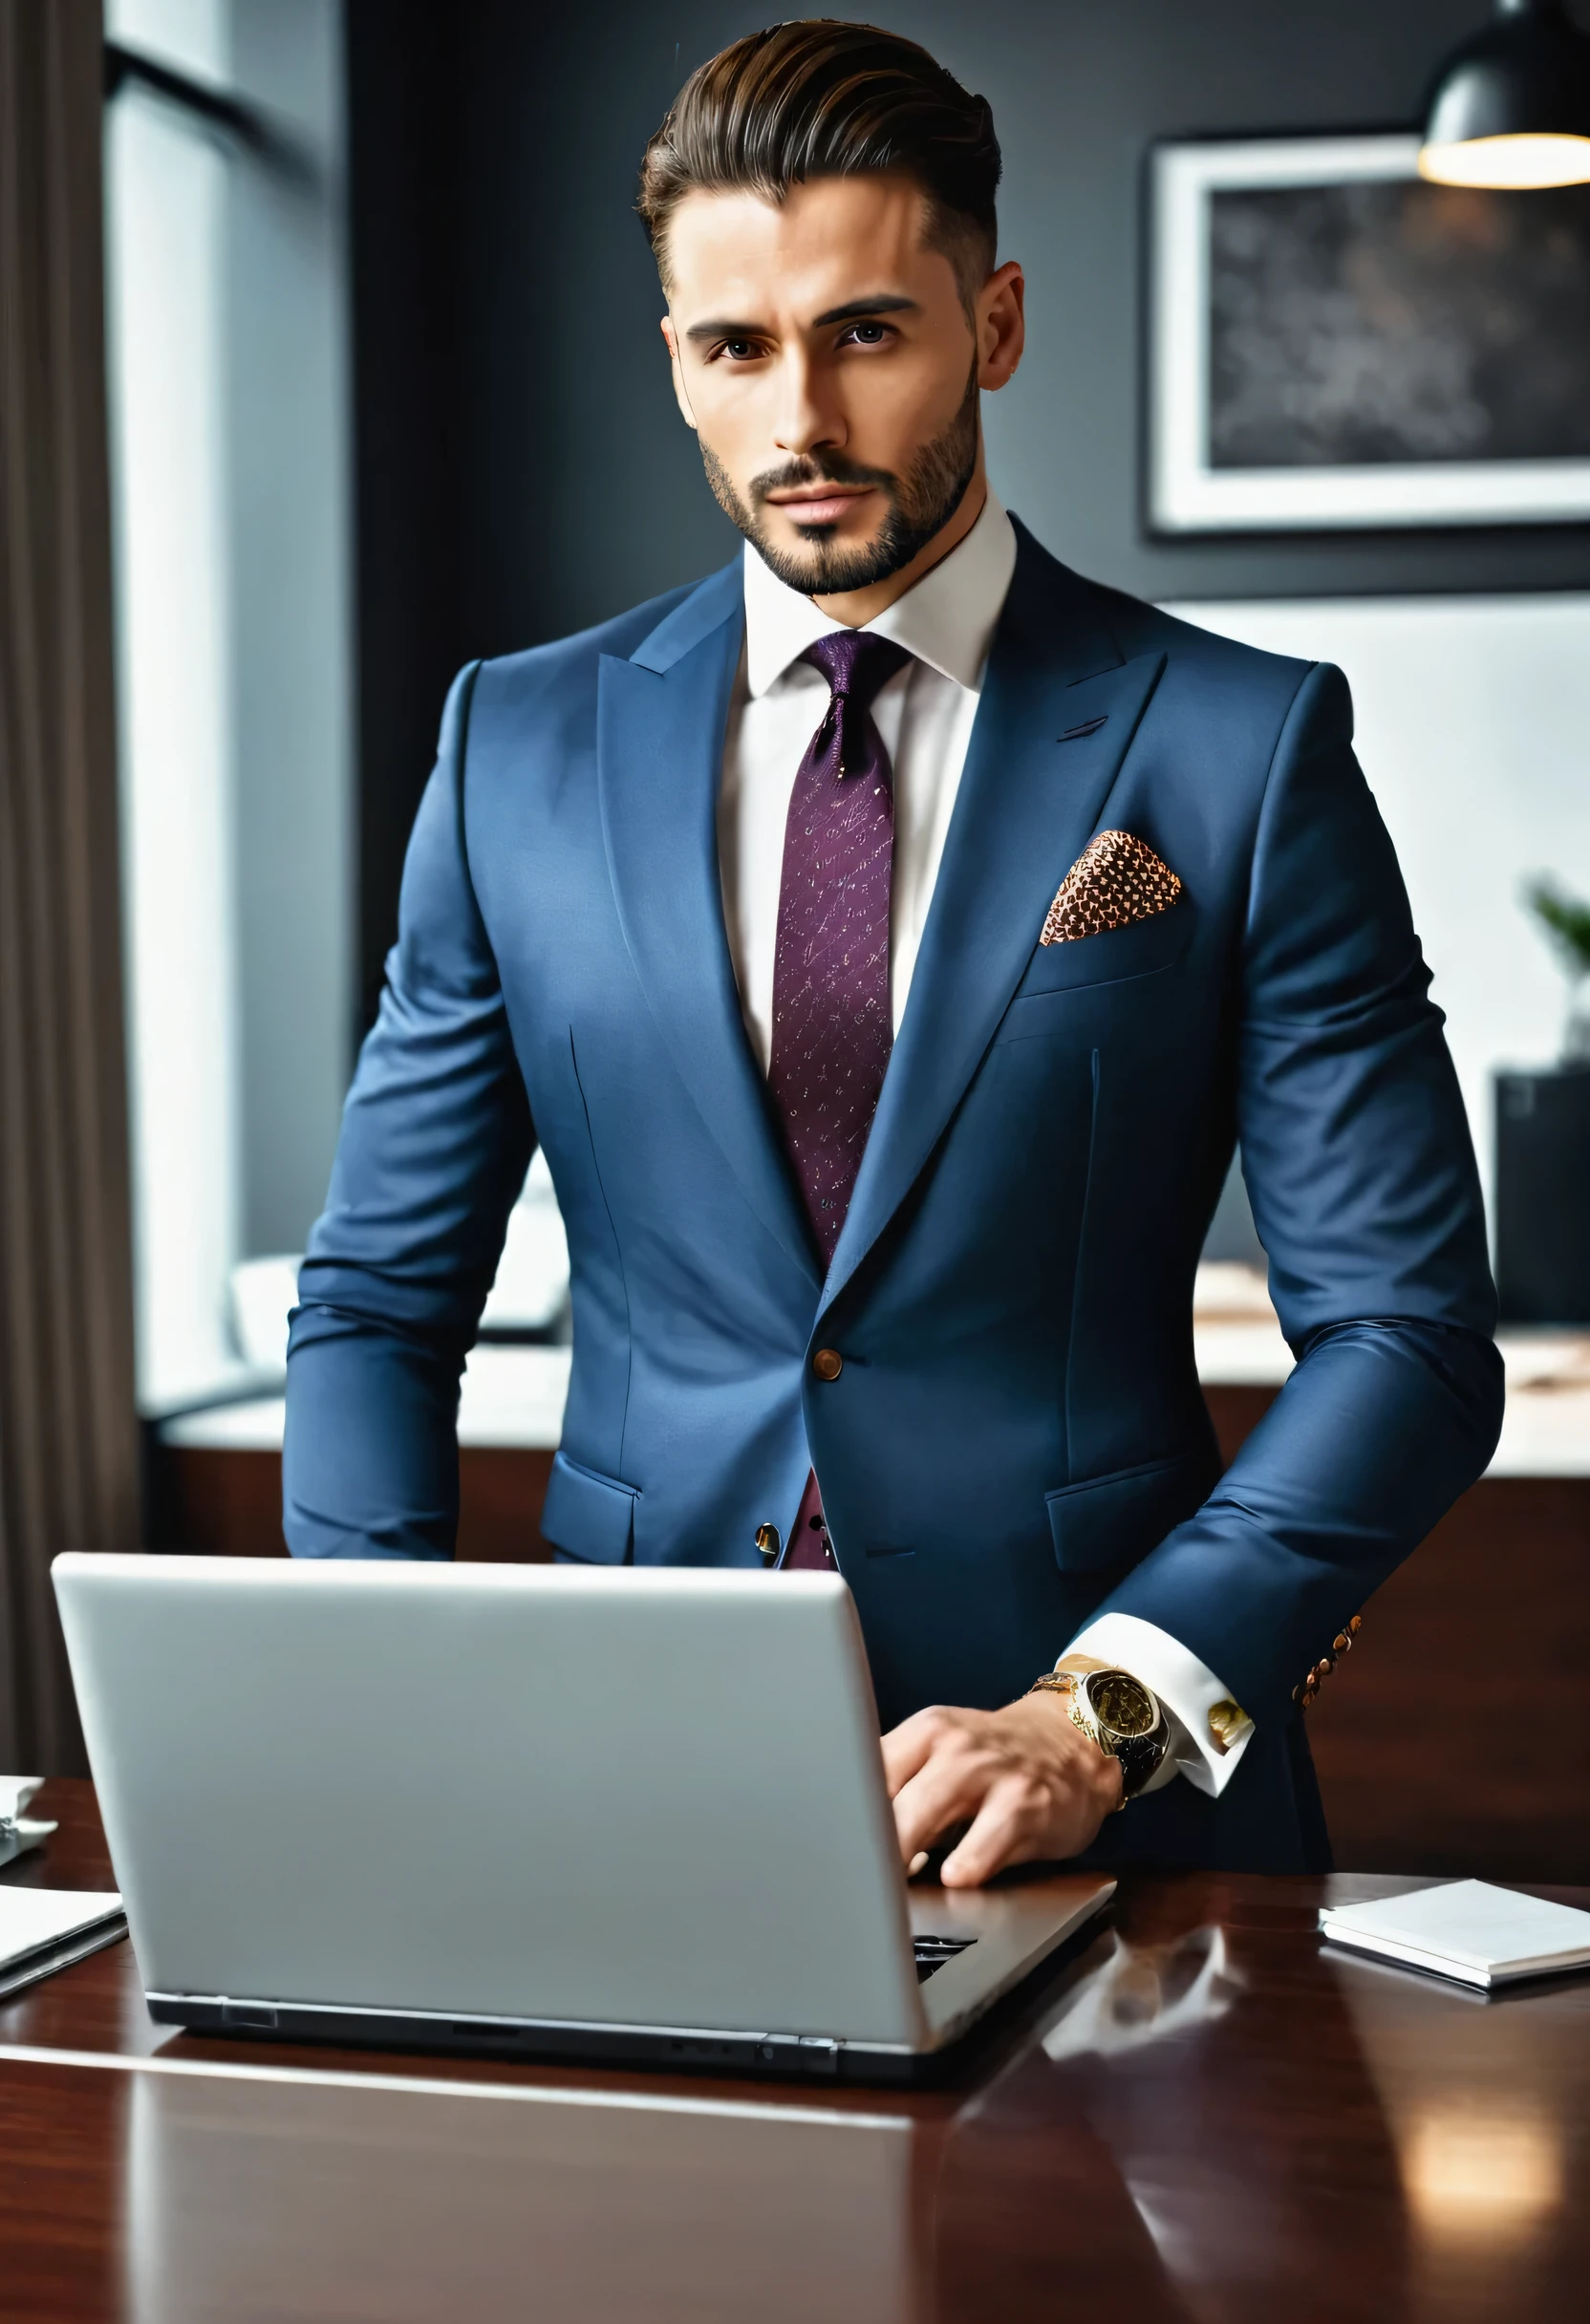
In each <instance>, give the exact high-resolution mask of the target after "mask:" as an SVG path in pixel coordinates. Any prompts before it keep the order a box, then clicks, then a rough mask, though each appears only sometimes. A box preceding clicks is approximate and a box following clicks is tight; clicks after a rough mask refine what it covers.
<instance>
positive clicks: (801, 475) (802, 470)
mask: <svg viewBox="0 0 1590 2324" xmlns="http://www.w3.org/2000/svg"><path fill="white" fill-rule="evenodd" d="M801 484H877V485H879V486H880V487H881V489H882V490H883V491H885V492H889V493H894V492H897V490H898V488H899V478H898V477H897V476H895V474H894V473H893V471H892V469H890V468H869V467H865V466H863V464H862V463H861V462H860V461H859V460H850V459H849V458H848V457H847V455H846V454H845V453H843V452H841V451H838V450H834V451H827V450H824V451H820V452H806V453H803V454H802V455H801V456H800V457H799V458H798V459H795V460H788V461H785V462H784V465H783V466H782V467H780V468H766V469H764V470H763V473H762V475H761V476H754V477H753V478H752V479H751V484H750V492H751V502H752V506H757V505H759V504H760V503H761V502H763V501H764V500H765V499H766V497H767V495H768V493H769V492H791V491H793V490H795V488H796V487H797V486H798V485H801Z"/></svg>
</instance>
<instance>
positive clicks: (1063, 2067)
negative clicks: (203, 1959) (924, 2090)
mask: <svg viewBox="0 0 1590 2324" xmlns="http://www.w3.org/2000/svg"><path fill="white" fill-rule="evenodd" d="M41 1810H42V1812H44V1813H46V1814H51V1815H54V1816H57V1817H59V1818H60V1819H61V1830H60V1833H59V1834H58V1836H57V1838H56V1839H55V1840H54V1841H53V1842H52V1843H51V1847H50V1850H49V1853H48V1856H47V1857H45V1858H42V1859H39V1858H34V1859H32V1860H25V1861H23V1862H21V1863H19V1864H17V1865H14V1866H12V1867H11V1868H10V1870H9V1871H7V1872H6V1873H4V1874H0V1879H4V1880H7V1881H11V1882H15V1881H22V1882H25V1883H30V1884H32V1883H41V1884H46V1885H55V1886H96V1885H109V1884H110V1868H109V1863H108V1861H107V1859H106V1856H105V1851H104V1845H103V1840H102V1837H101V1834H100V1831H99V1826H98V1821H97V1816H96V1813H95V1808H94V1801H93V1795H92V1793H91V1791H90V1789H89V1787H88V1786H87V1785H86V1784H74V1783H52V1784H51V1785H50V1786H49V1787H48V1790H47V1791H46V1793H45V1794H44V1795H43V1797H42V1799H41ZM283 1877H284V1879H286V1880H290V1878H291V1867H290V1866H285V1867H284V1874H283ZM416 1878H417V1879H419V1878H423V1862H422V1861H417V1865H416ZM1403 1884H1406V1883H1398V1882H1396V1881H1393V1880H1388V1879H1386V1878H1379V1879H1369V1878H1364V1879H1353V1878H1351V1877H1345V1876H1343V1877H1338V1878H1337V1879H1336V1880H1334V1881H1332V1882H1328V1883H1326V1882H1318V1881H1308V1880H1278V1881H1262V1880H1254V1879H1235V1878H1225V1877H1217V1876H1201V1875H1200V1876H1196V1877H1180V1878H1165V1879H1149V1878H1143V1879H1138V1880H1134V1881H1132V1882H1130V1883H1127V1884H1126V1885H1125V1886H1124V1888H1123V1892H1122V1895H1121V1897H1120V1899H1119V1900H1118V1911H1117V1915H1116V1919H1115V1923H1114V1926H1112V1927H1109V1928H1107V1929H1105V1930H1103V1931H1101V1932H1100V1934H1099V1935H1098V1936H1097V1937H1096V1938H1095V1940H1094V1941H1093V1943H1092V1944H1091V1945H1090V1946H1089V1947H1088V1948H1087V1950H1086V1952H1085V1953H1084V1954H1083V1955H1082V1956H1081V1957H1080V1958H1079V1959H1077V1960H1076V1961H1074V1962H1072V1963H1070V1964H1069V1965H1067V1966H1066V1967H1065V1968H1064V1969H1062V1970H1060V1971H1058V1972H1057V1973H1056V1974H1055V1976H1054V1977H1053V1978H1052V1979H1051V1980H1050V1981H1049V1982H1048V1983H1047V1985H1046V1986H1045V1988H1044V1989H1043V1990H1042V1991H1041V1992H1040V1993H1039V1994H1037V1995H1035V1996H1033V1997H1032V1998H1031V1999H1030V2000H1029V2001H1028V2002H1027V2003H1026V2004H1025V2005H1024V2006H1023V2008H1022V2009H1021V2011H1020V2012H1018V2015H1017V2017H1016V2019H1015V2021H1014V2022H1013V2023H1012V2025H1011V2026H1010V2027H1009V2029H1008V2030H1007V2033H1006V2035H1005V2037H1004V2039H1003V2041H1002V2043H1001V2044H1000V2045H999V2047H997V2048H996V2050H995V2051H994V2053H993V2054H992V2055H990V2056H988V2057H986V2058H985V2059H984V2060H983V2062H982V2064H981V2065H980V2067H979V2068H978V2071H977V2072H976V2073H973V2074H970V2075H967V2076H965V2077H963V2078H962V2079H961V2080H959V2081H958V2082H956V2083H955V2084H954V2085H952V2086H950V2087H948V2088H945V2089H943V2090H939V2091H935V2092H933V2093H931V2094H925V2095H921V2096H913V2097H909V2098H900V2097H898V2096H896V2095H893V2094H889V2095H885V2094H881V2093H870V2092H866V2091H848V2090H847V2091H839V2090H833V2091H829V2092H824V2091H822V2090H820V2089H819V2090H814V2089H811V2088H806V2087H803V2088H800V2089H787V2088H781V2087H778V2086H774V2085H767V2084H753V2083H722V2082H715V2081H707V2080H695V2079H689V2080H686V2079H666V2078H663V2077H640V2076H633V2075H620V2074H607V2073H597V2072H591V2073H577V2072H573V2071H568V2070H555V2069H547V2070H537V2069H533V2068H526V2067H524V2066H520V2065H512V2066H500V2067H499V2066H493V2065H490V2064H487V2063H485V2062H483V2061H480V2060H469V2061H464V2062H461V2063H460V2064H458V2065H457V2066H452V2065H450V2064H443V2065H438V2064H436V2063H435V2062H427V2061H421V2060H417V2059H414V2058H403V2057H398V2056H376V2055H359V2054H357V2053H351V2052H330V2051H312V2050H286V2049H278V2048H275V2047H274V2046H270V2047H266V2046H259V2045H251V2044H241V2043H239V2044H231V2043H227V2044H223V2043H214V2042H198V2041H193V2040H190V2039H188V2038H187V2037H186V2036H183V2035H175V2036H173V2035H172V2034H169V2033H168V2032H167V2031H165V2030H163V2029H160V2028H157V2027H155V2026H153V2025H151V2024H150V2022H149V2020H148V2018H147V2016H146V2015H145V2013H144V2012H143V2008H142V2002H141V1996H140V1988H139V1982H138V1977H137V1971H136V1965H135V1963H134V1960H133V1957H132V1953H131V1950H130V1947H128V1946H126V1945H125V1944H122V1945H118V1946H117V1947H114V1948H112V1949H111V1950H110V1951H107V1952H104V1953H101V1954H99V1955H97V1957H95V1958H94V1959H93V1960H90V1961H86V1962H83V1963H81V1964H79V1965H78V1967H76V1968H75V1969H68V1970H66V1971H64V1972H63V1973H62V1974H61V1975H60V1976H58V1977H56V1978H54V1979H52V1980H50V1981H49V1982H48V1983H47V1984H44V1985H42V1986H39V1987H37V1988H35V1989H34V1990H32V1992H31V1993H28V1994H25V1995H22V1996H20V1997H19V1998H18V1999H17V2000H15V2001H13V2002H11V2004H9V2005H7V2006H5V2007H3V2008H0V2313H3V2314H4V2316H5V2317H6V2318H7V2320H8V2324H32V2320H33V2319H44V2318H49V2319H51V2324H59V2320H61V2319H69V2320H75V2319H89V2318H93V2319H100V2318H113V2317H114V2318H126V2319H130V2320H132V2324H200V2320H204V2324H209V2320H210V2319H214V2320H215V2324H222V2320H223V2319H225V2324H267V2320H268V2319H269V2320H274V2319H278V2318H293V2319H295V2320H305V2324H320V2320H322V2319H324V2320H325V2324H333V2319H334V2320H335V2324H354V2320H355V2319H358V2320H360V2324H362V2320H364V2319H371V2320H372V2324H374V2320H376V2319H379V2324H441V2320H443V2319H445V2320H446V2324H455V2320H456V2324H496V2320H497V2319H499V2318H502V2319H506V2318H510V2317H511V2318H514V2319H521V2318H530V2317H533V2318H534V2319H535V2320H536V2324H576V2320H577V2324H608V2320H609V2319H613V2320H614V2324H616V2320H617V2319H623V2320H624V2324H644V2320H647V2319H652V2318H656V2319H659V2320H661V2319H670V2320H671V2319H675V2318H677V2319H681V2324H682V2320H683V2319H689V2320H690V2324H748V2320H751V2319H754V2324H785V2319H787V2320H788V2324H974V2320H976V2324H988V2320H989V2319H994V2320H996V2324H1025V2320H1026V2319H1029V2318H1030V2319H1032V2320H1033V2324H1037V2320H1038V2319H1040V2318H1042V2319H1043V2324H1054V2320H1055V2319H1061V2318H1064V2319H1066V2320H1067V2324H1071V2320H1076V2324H1082V2320H1083V2319H1096V2318H1103V2317H1105V2316H1108V2317H1110V2318H1114V2317H1116V2316H1127V2317H1130V2318H1131V2319H1132V2320H1133V2324H1160V2320H1161V2319H1172V2318H1174V2319H1185V2320H1186V2324H1278V2319H1282V2318H1284V2319H1286V2324H1308V2320H1309V2319H1313V2318H1320V2319H1329V2324H1354V2320H1356V2319H1361V2318H1362V2319H1375V2320H1376V2324H1379V2320H1381V2319H1385V2324H1407V2319H1417V2320H1418V2324H1471V2320H1472V2324H1481V2320H1482V2319H1483V2320H1484V2324H1493V2320H1494V2319H1511V2318H1514V2317H1517V2318H1520V2319H1522V2318H1526V2317H1527V2318H1529V2319H1530V2324H1538V2319H1540V2318H1542V2317H1545V2318H1556V2317H1559V2316H1562V2315H1564V2314H1571V2313H1573V2312H1574V2310H1575V2309H1576V2308H1577V2305H1578V2300H1579V2298H1580V2297H1582V2290H1583V2284H1584V2281H1585V2276H1586V2270H1587V2267H1590V1979H1579V1980H1575V1981H1570V1982H1565V1983H1559V1984H1558V1985H1556V1986H1553V1987H1547V1988H1542V1989H1537V1990H1533V1991H1530V1992H1527V1993H1515V1995H1513V1996H1512V1997H1510V1998H1507V1999H1504V2000H1500V2001H1495V2002H1489V2003H1487V2002H1485V2001H1482V2000H1479V1999H1471V1998H1470V1997H1468V1996H1467V1995H1465V1994H1464V1993H1462V1992H1460V1991H1457V1990H1452V1989H1450V1988H1446V1987H1443V1986H1439V1985H1436V1984H1433V1983H1429V1982H1426V1981H1423V1980H1420V1979H1416V1978H1412V1977H1408V1976H1405V1975H1402V1974H1399V1973H1397V1972H1395V1971H1392V1970H1388V1969H1379V1968H1376V1967H1374V1966H1372V1965H1370V1964H1367V1963H1363V1962H1358V1961H1354V1960H1352V1959H1350V1958H1348V1957H1345V1956H1343V1955H1337V1954H1331V1953H1327V1952H1325V1951H1322V1950H1321V1947H1320V1944H1319V1941H1318V1939H1317V1937H1316V1935H1315V1933H1314V1915H1315V1910H1316V1907H1317V1905H1318V1904H1319V1903H1320V1901H1321V1898H1322V1897H1323V1896H1325V1895H1326V1894H1327V1893H1328V1894H1330V1895H1332V1896H1335V1897H1343V1896H1351V1895H1363V1894H1365V1893H1385V1892H1386V1891H1387V1890H1389V1889H1391V1888H1394V1887H1396V1886H1398V1885H1403ZM1559 1893H1560V1892H1559ZM1578 1901H1580V1902H1584V1901H1586V1899H1585V1898H1584V1897H1583V1896H1582V1895H1581V1896H1580V1897H1579V1900H1578ZM1576 2286H1578V2287H1579V2290H1578V2291H1577V2292H1576V2290H1575V2287H1576Z"/></svg>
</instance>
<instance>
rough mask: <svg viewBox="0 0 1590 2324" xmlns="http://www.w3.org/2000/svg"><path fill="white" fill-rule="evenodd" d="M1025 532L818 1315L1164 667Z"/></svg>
mask: <svg viewBox="0 0 1590 2324" xmlns="http://www.w3.org/2000/svg"><path fill="white" fill-rule="evenodd" d="M1019 537H1020V550H1019V555H1018V560H1017V567H1016V573H1015V577H1014V579H1013V580H1012V583H1011V590H1010V595H1009V597H1008V598H1007V599H1006V603H1005V610H1004V613H1003V615H1002V616H1001V618H1000V622H999V630H998V632H997V633H996V635H995V640H994V646H993V650H992V652H991V654H990V656H989V663H988V672H987V676H986V678H985V679H984V684H983V694H982V700H981V702H980V704H979V705H978V717H977V721H976V724H975V725H974V727H973V730H972V742H971V747H970V749H969V750H968V752H967V759H966V766H965V769H964V771H963V773H962V776H961V783H960V790H959V794H958V796H957V798H956V807H955V813H954V815H953V816H952V818H951V823H950V829H949V833H948V835H947V837H946V840H945V845H944V856H943V861H942V863H941V865H940V867H939V872H938V880H937V884H936V887H935V891H934V899H933V904H932V907H931V909H930V911H929V914H928V919H927V925H926V927H925V928H924V930H923V932H922V944H921V949H920V951H919V953H918V955H917V960H916V967H915V970H914V973H913V978H912V986H911V997H910V1000H909V1001H907V1004H906V1012H905V1017H904V1019H903V1021H902V1022H901V1025H900V1032H899V1037H898V1039H897V1040H896V1042H895V1044H894V1050H893V1055H892V1058H891V1060H890V1065H889V1071H888V1073H887V1075H886V1076H885V1079H884V1086H883V1095H882V1097H881V1098H880V1100H879V1103H878V1110H877V1115H876V1117H875V1119H874V1121H873V1124H872V1130H871V1135H870V1138H869V1140H868V1144H867V1151H866V1153H865V1154H864V1156H863V1157H862V1165H861V1170H860V1173H859V1175H858V1176H857V1179H856V1188H855V1193H854V1194H853V1196H852V1197H851V1202H850V1210H849V1216H848V1218H847V1219H846V1222H845V1231H844V1233H843V1234H842V1235H841V1237H840V1238H839V1246H838V1249H837V1250H836V1251H835V1253H834V1258H833V1264H832V1266H831V1267H830V1269H829V1271H828V1277H827V1282H826V1284H825V1285H824V1305H825V1307H827V1306H828V1305H830V1304H831V1302H833V1300H834V1299H835V1298H836V1297H837V1295H838V1293H839V1292H840V1290H841V1289H842V1288H843V1286H844V1285H845V1283H846V1282H848V1281H849V1278H850V1277H851V1276H852V1275H853V1274H854V1272H855V1270H856V1268H857V1266H858V1265H859V1264H860V1262H861V1260H862V1259H863V1258H864V1257H865V1256H866V1254H867V1252H868V1251H869V1250H870V1248H871V1246H872V1244H873V1243H874V1242H875V1241H876V1240H877V1237H878V1236H879V1235H880V1234H881V1233H882V1232H883V1230H884V1228H885V1227H886V1226H887V1224H888V1223H889V1220H890V1218H891V1217H892V1216H893V1214H894V1212H895V1210H896V1209H897V1208H898V1207H899V1204H900V1203H901V1202H902V1201H903V1199H904V1198H905V1196H906V1194H908V1193H909V1192H910V1190H911V1187H912V1185H913V1182H914V1180H915V1179H916V1177H917V1175H918V1173H920V1171H921V1169H922V1167H923V1165H924V1163H925V1162H926V1161H927V1159H928V1157H929V1155H930V1154H931V1153H932V1151H933V1149H934V1147H935V1145H936V1144H937V1142H938V1139H939V1138H940V1137H941V1135H942V1134H943V1131H944V1130H945V1128H946V1126H947V1125H948V1123H949V1120H950V1117H951V1115H952V1114H953V1113H954V1111H955V1109H956V1106H957V1105H958V1104H959V1102H960V1100H961V1097H962V1096H963V1095H964V1093H965V1090H966V1087H967V1085H968V1084H969V1082H970V1081H971V1079H972V1076H973V1075H974V1073H976V1071H977V1069H978V1065H979V1063H980V1062H981V1059H982V1056H983V1053H984V1051H985V1050H986V1049H987V1047H988V1044H989V1043H990V1041H991V1040H992V1039H993V1036H994V1033H995V1031H996V1029H997V1027H998V1025H999V1020H1000V1018H1001V1017H1002V1016H1003V1015H1004V1012H1005V1010H1006V1008H1007V1007H1008V1006H1009V1003H1010V999H1011V996H1012V994H1013V993H1014V992H1015V990H1016V987H1017V985H1018V984H1019V983H1020V982H1021V977H1022V975H1023V973H1024V972H1025V970H1026V968H1027V965H1028V963H1029V961H1030V960H1031V958H1032V951H1033V946H1034V945H1035V944H1036V943H1037V941H1038V935H1039V931H1040V929H1041V928H1042V925H1043V916H1044V914H1045V913H1046V912H1047V910H1048V908H1049V904H1050V902H1051V901H1052V899H1053V896H1054V893H1055V890H1056V889H1057V887H1058V886H1059V884H1060V882H1061V879H1062V878H1063V877H1064V873H1065V872H1066V871H1067V870H1068V869H1069V868H1070V866H1071V865H1072V864H1073V863H1074V862H1075V861H1076V858H1077V857H1078V856H1079V855H1080V854H1081V853H1082V851H1083V849H1084V848H1085V846H1086V845H1087V842H1088V840H1089V839H1090V838H1091V837H1092V835H1093V832H1094V829H1095V828H1096V826H1097V822H1098V818H1099V814H1100V811H1101V809H1102V808H1103V807H1104V804H1105V801H1106V800H1107V797H1108V795H1109V792H1110V789H1111V787H1112V785H1113V784H1114V782H1115V778H1116V775H1117V774H1118V773H1119V771H1120V767H1121V763H1122V761H1123V759H1124V758H1125V757H1126V754H1127V749H1128V745H1129V743H1130V742H1131V738H1132V735H1133V734H1134V732H1135V730H1136V727H1137V722H1138V720H1139V719H1140V718H1141V716H1142V713H1143V710H1144V707H1145V705H1146V704H1147V702H1148V699H1149V697H1150V695H1151V693H1152V692H1153V689H1154V686H1155V684H1156V683H1157V681H1158V678H1159V674H1160V671H1161V670H1162V669H1163V667H1164V656H1162V655H1150V656H1142V657H1141V658H1139V659H1137V660H1134V661H1129V662H1126V661H1123V660H1122V658H1121V653H1120V649H1119V647H1118V646H1117V645H1116V643H1115V641H1114V639H1113V637H1112V636H1111V635H1110V634H1109V632H1108V631H1107V629H1106V628H1105V626H1104V624H1103V622H1102V621H1101V619H1100V617H1099V614H1098V613H1097V612H1096V610H1095V607H1094V603H1093V601H1092V597H1091V592H1088V591H1087V590H1086V588H1085V585H1084V584H1083V583H1081V582H1080V581H1078V580H1077V578H1076V576H1075V575H1074V574H1071V573H1069V572H1067V571H1066V570H1065V569H1064V566H1061V565H1058V564H1056V562H1055V561H1054V559H1053V558H1051V557H1049V556H1048V555H1047V554H1046V553H1045V551H1044V550H1042V549H1040V548H1039V547H1038V545H1037V544H1036V543H1035V542H1034V541H1033V540H1032V538H1031V536H1030V535H1029V534H1027V533H1026V532H1024V531H1020V533H1019ZM1094 721H1097V723H1094ZM1079 728H1081V729H1085V731H1083V732H1080V733H1079V732H1078V731H1077V730H1078V729H1079ZM1062 737H1065V738H1066V739H1065V740H1064V742H1063V741H1062Z"/></svg>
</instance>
